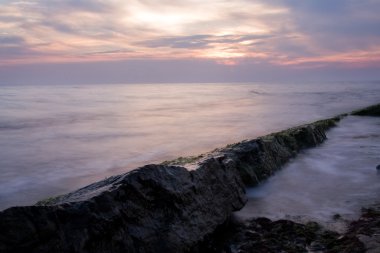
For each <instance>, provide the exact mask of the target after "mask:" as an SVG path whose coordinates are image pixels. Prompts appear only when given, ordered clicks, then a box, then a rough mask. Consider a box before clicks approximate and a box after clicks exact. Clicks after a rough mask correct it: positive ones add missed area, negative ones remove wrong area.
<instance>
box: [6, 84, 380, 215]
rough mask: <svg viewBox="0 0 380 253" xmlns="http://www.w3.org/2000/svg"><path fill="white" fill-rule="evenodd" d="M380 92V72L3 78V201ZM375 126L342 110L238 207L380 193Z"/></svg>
mask: <svg viewBox="0 0 380 253" xmlns="http://www.w3.org/2000/svg"><path fill="white" fill-rule="evenodd" d="M379 102H380V81H378V82H377V81H373V82H305V83H291V82H274V83H261V82H254V83H202V84H189V83H175V84H102V85H101V84H96V85H88V84H87V85H71V84H67V85H7V84H1V85H0V210H3V209H6V208H8V207H11V206H20V205H32V204H34V203H35V202H37V201H38V200H41V199H44V198H48V197H52V196H56V195H60V194H65V193H68V192H70V191H73V190H75V189H77V188H80V187H83V186H85V185H87V184H89V183H92V182H94V181H98V180H102V179H104V178H107V177H109V176H112V175H115V174H121V173H125V172H127V171H131V170H133V169H136V168H138V167H140V166H143V165H146V164H151V163H160V162H163V161H165V160H169V159H174V158H176V157H179V156H189V155H198V154H200V153H204V152H208V151H211V150H213V149H215V148H219V147H223V146H225V145H227V144H230V143H235V142H238V141H242V140H244V139H252V138H255V137H258V136H262V135H265V134H269V133H271V132H275V131H280V130H283V129H286V128H289V127H293V126H297V125H300V124H304V123H309V122H312V121H316V120H319V119H324V118H328V117H332V116H335V115H337V114H341V113H346V112H350V111H352V110H355V109H358V108H362V107H365V106H368V105H371V104H375V103H379ZM379 134H380V120H379V119H378V118H369V117H363V118H360V119H359V118H358V117H352V116H350V117H348V118H347V119H345V120H343V121H342V122H341V123H340V126H339V127H337V128H335V129H333V130H331V131H330V132H328V137H329V140H328V141H327V142H325V143H324V144H323V145H321V146H320V147H318V148H316V149H310V150H307V151H305V152H303V153H301V154H300V156H299V158H297V159H295V160H294V161H292V162H290V163H289V164H288V165H287V166H285V168H284V169H283V170H282V171H281V172H279V173H278V174H277V175H276V176H275V177H273V178H271V179H270V180H268V181H267V182H266V183H264V184H263V185H261V186H259V187H258V188H254V189H248V192H247V193H248V197H249V199H250V201H249V203H248V204H247V207H245V209H243V210H242V211H241V212H240V215H241V216H242V217H252V216H255V215H262V216H265V215H268V216H271V217H273V218H282V217H285V216H286V215H290V216H304V217H307V216H316V215H317V216H318V215H319V216H321V218H323V217H330V216H331V215H332V214H334V213H342V214H347V215H352V213H356V214H357V213H358V211H357V209H358V208H359V206H361V205H365V204H368V203H369V200H371V201H372V200H374V199H376V198H377V199H379V197H380V188H379V184H380V175H379V174H378V173H377V172H376V166H377V165H378V164H380V146H379V143H380V137H379ZM366 199H367V200H368V201H367V202H366ZM324 200H326V201H324ZM270 203H272V204H270ZM353 203H354V204H353ZM318 208H319V209H318ZM318 210H319V211H318Z"/></svg>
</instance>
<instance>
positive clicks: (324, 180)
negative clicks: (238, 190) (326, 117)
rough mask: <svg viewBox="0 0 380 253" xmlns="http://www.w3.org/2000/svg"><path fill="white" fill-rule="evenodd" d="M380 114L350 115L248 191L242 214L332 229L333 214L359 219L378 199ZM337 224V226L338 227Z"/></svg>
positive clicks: (379, 187) (245, 216)
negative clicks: (318, 143)
mask: <svg viewBox="0 0 380 253" xmlns="http://www.w3.org/2000/svg"><path fill="white" fill-rule="evenodd" d="M379 133H380V118H371V117H352V116H350V117H348V118H346V119H344V120H343V121H342V122H341V123H340V124H339V127H337V128H333V129H332V130H331V131H330V132H328V138H329V139H328V140H327V142H325V143H324V144H322V145H321V146H319V147H318V148H315V149H310V150H307V151H306V152H304V153H302V154H301V155H300V156H298V157H297V159H295V160H294V161H293V162H291V163H290V164H288V165H287V166H285V168H284V169H283V170H281V171H280V172H279V173H277V174H276V175H275V176H273V177H272V178H270V179H269V180H268V181H267V182H265V183H264V184H262V185H261V186H259V187H258V188H254V189H250V190H248V197H249V201H248V204H247V205H246V206H245V207H244V208H243V209H242V210H241V211H240V212H238V213H237V214H238V215H239V216H240V217H243V218H249V217H255V216H266V217H269V218H273V219H282V218H290V219H294V220H296V221H299V220H301V221H302V220H308V219H315V220H316V221H319V222H322V223H324V224H325V225H327V226H330V228H334V227H335V226H336V225H339V223H340V221H341V220H338V221H336V222H338V224H336V222H334V220H333V216H334V215H335V214H339V215H340V216H342V219H355V218H357V217H358V216H359V214H360V209H361V207H363V206H369V205H371V204H374V203H375V202H376V201H377V202H378V201H379V199H380V175H379V173H377V170H376V166H377V165H378V164H380V135H379ZM338 228H339V227H338Z"/></svg>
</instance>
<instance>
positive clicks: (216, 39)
mask: <svg viewBox="0 0 380 253" xmlns="http://www.w3.org/2000/svg"><path fill="white" fill-rule="evenodd" d="M272 37H274V35H240V36H238V35H223V36H215V35H204V34H198V35H191V36H176V37H162V38H157V39H153V40H146V41H142V42H140V43H138V44H139V45H143V46H147V47H153V48H155V47H170V48H189V49H192V48H207V47H210V44H230V43H232V44H233V43H239V42H242V41H248V40H257V41H259V40H263V39H268V38H272Z"/></svg>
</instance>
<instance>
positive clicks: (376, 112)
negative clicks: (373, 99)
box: [351, 104, 380, 116]
mask: <svg viewBox="0 0 380 253" xmlns="http://www.w3.org/2000/svg"><path fill="white" fill-rule="evenodd" d="M351 114H352V115H357V116H380V104H377V105H372V106H369V107H366V108H363V109H360V110H357V111H353V112H352V113H351Z"/></svg>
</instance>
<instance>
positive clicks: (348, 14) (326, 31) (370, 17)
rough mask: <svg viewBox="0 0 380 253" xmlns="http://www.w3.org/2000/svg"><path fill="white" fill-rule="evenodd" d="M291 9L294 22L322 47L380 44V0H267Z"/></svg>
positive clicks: (353, 47) (299, 30)
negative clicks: (379, 13)
mask: <svg viewBox="0 0 380 253" xmlns="http://www.w3.org/2000/svg"><path fill="white" fill-rule="evenodd" d="M268 3H271V4H272V5H275V6H283V7H287V8H289V9H290V11H291V17H292V21H293V25H295V29H296V31H297V32H300V33H303V34H305V35H307V36H309V38H310V39H311V40H312V41H313V42H314V43H315V45H317V46H318V47H320V48H324V49H326V50H331V51H347V50H355V49H362V48H368V47H370V46H373V45H374V44H377V45H379V43H380V38H379V36H380V29H379V26H380V15H378V12H379V10H380V1H371V0H363V1H354V0H334V1H330V0H308V1H296V0H282V1H279V0H268Z"/></svg>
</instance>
